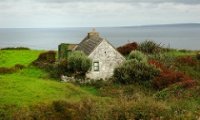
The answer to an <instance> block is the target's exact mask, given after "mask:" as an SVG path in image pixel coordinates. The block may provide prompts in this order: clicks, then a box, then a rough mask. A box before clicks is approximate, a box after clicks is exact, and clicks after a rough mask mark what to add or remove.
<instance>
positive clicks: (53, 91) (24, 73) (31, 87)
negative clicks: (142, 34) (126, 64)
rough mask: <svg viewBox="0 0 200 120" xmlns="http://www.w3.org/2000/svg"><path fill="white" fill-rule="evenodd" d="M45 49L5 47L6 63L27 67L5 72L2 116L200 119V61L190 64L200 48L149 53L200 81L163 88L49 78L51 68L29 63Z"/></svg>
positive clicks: (0, 85)
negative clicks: (69, 81)
mask: <svg viewBox="0 0 200 120" xmlns="http://www.w3.org/2000/svg"><path fill="white" fill-rule="evenodd" d="M41 52H43V51H35V50H0V67H12V66H14V65H15V64H22V65H25V66H26V67H25V68H24V69H22V70H18V71H16V72H14V73H12V74H3V75H1V74H0V119H8V120H12V119H16V120H21V119H30V120H32V119H34V120H41V119H42V120H49V118H51V120H62V119H69V120H83V119H92V120H93V119H94V120H95V119H99V120H104V119H105V120H107V119H108V120H112V119H114V120H115V119H121V120H125V119H132V118H135V119H144V120H146V119H150V118H151V119H157V120H160V119H166V120H168V119H175V120H180V119H194V120H195V119H199V118H200V93H199V90H200V87H199V80H200V62H198V63H196V64H194V65H190V64H191V63H193V61H191V59H190V57H192V58H195V57H194V55H195V54H196V52H195V51H177V50H171V51H168V52H166V53H162V54H163V58H162V57H161V58H157V57H156V56H149V58H153V57H154V59H158V60H159V62H162V63H163V64H166V65H169V66H171V67H173V68H175V70H176V71H181V72H183V73H184V74H187V75H189V76H190V77H191V79H194V80H195V82H194V83H195V84H194V83H191V84H190V83H187V81H186V84H185V85H186V86H184V85H183V86H180V85H179V84H172V85H171V86H168V87H166V88H164V89H161V90H158V89H155V88H153V87H152V86H149V85H148V84H147V85H146V86H145V84H144V85H143V84H139V83H134V84H128V85H122V84H115V83H112V81H109V82H105V81H97V82H94V83H92V84H83V85H80V86H79V85H76V84H71V83H61V82H59V81H58V80H55V79H51V78H49V76H48V73H47V72H45V71H43V70H41V69H39V68H36V67H33V66H29V64H30V63H31V62H32V61H33V60H35V59H36V58H37V57H38V55H39V54H40V53H41ZM156 55H157V54H156ZM185 56H190V57H189V58H187V57H186V60H188V61H186V62H185V61H183V62H179V61H177V58H179V57H181V59H179V60H185V58H184V57H185ZM182 57H183V58H182ZM192 60H193V59H192ZM195 60H196V59H195ZM172 73H173V72H172ZM172 77H173V76H172ZM189 82H190V81H189Z"/></svg>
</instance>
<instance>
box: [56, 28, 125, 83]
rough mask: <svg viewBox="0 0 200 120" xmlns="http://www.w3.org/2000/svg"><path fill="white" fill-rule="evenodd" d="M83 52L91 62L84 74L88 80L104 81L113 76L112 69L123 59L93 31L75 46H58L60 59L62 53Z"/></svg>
mask: <svg viewBox="0 0 200 120" xmlns="http://www.w3.org/2000/svg"><path fill="white" fill-rule="evenodd" d="M65 50H67V51H74V50H79V51H83V52H84V53H85V54H86V55H87V56H88V57H89V58H90V59H91V60H92V68H91V70H90V71H88V73H87V74H86V77H87V78H90V79H106V78H109V77H111V76H112V75H113V71H114V69H115V68H116V67H117V66H118V65H120V64H121V63H122V62H123V61H124V60H125V58H124V57H123V56H122V55H121V54H120V53H119V52H118V51H117V50H116V49H115V48H114V47H113V46H112V45H111V44H110V43H109V42H108V41H107V40H106V39H104V38H101V37H100V36H99V33H98V32H96V31H95V30H93V31H92V32H89V33H88V35H87V36H86V37H85V38H84V39H83V40H82V41H81V42H80V43H79V44H77V45H74V44H61V45H59V58H62V57H63V56H64V55H63V54H64V53H65V52H64V51H65Z"/></svg>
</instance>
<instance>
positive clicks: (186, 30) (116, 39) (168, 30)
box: [0, 25, 200, 50]
mask: <svg viewBox="0 0 200 120" xmlns="http://www.w3.org/2000/svg"><path fill="white" fill-rule="evenodd" d="M91 30H92V28H1V29H0V48H3V47H18V46H25V47H30V48H32V49H46V50H50V49H52V50H56V49H57V46H58V45H59V44H60V43H79V42H80V41H81V40H82V39H83V38H84V37H85V36H86V35H87V33H88V32H89V31H91ZM96 31H98V32H100V34H101V36H102V37H103V38H106V39H107V40H108V41H110V43H112V44H113V45H114V46H116V47H118V46H120V45H123V44H125V43H128V42H132V41H136V42H141V41H144V40H154V41H155V42H157V43H161V44H162V45H163V46H165V47H170V48H178V49H192V50H197V49H198V50H200V26H194V25H193V26H148V27H116V28H115V27H113V28H112V27H110V28H96Z"/></svg>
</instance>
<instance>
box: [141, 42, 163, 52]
mask: <svg viewBox="0 0 200 120" xmlns="http://www.w3.org/2000/svg"><path fill="white" fill-rule="evenodd" d="M138 50H140V51H142V52H144V53H147V54H154V53H159V52H161V46H160V44H157V43H156V42H154V41H151V40H146V41H144V42H142V43H140V44H139V47H138Z"/></svg>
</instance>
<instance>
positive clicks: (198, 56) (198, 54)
mask: <svg viewBox="0 0 200 120" xmlns="http://www.w3.org/2000/svg"><path fill="white" fill-rule="evenodd" d="M196 58H197V59H198V60H200V52H199V53H197V55H196Z"/></svg>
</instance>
